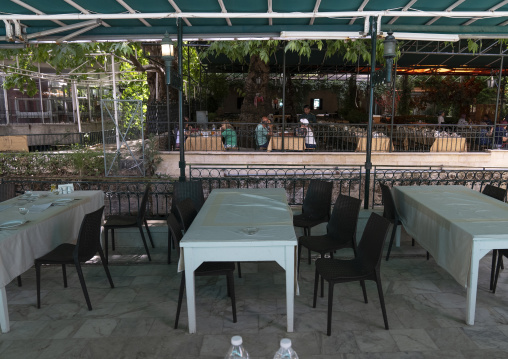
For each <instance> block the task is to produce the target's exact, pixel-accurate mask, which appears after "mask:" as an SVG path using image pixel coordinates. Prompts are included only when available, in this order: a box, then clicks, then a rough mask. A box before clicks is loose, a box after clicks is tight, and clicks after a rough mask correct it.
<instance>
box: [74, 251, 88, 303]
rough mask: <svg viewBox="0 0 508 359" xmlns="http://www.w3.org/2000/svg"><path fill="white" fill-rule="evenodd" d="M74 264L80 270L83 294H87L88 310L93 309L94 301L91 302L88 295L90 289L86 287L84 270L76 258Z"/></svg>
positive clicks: (79, 275)
mask: <svg viewBox="0 0 508 359" xmlns="http://www.w3.org/2000/svg"><path fill="white" fill-rule="evenodd" d="M74 265H75V266H76V271H77V272H78V277H79V283H80V284H81V289H83V294H84V295H85V300H86V305H87V306H88V310H92V303H90V297H89V296H88V290H87V289H86V284H85V277H83V271H82V270H81V264H80V263H79V262H78V261H76V260H75V261H74Z"/></svg>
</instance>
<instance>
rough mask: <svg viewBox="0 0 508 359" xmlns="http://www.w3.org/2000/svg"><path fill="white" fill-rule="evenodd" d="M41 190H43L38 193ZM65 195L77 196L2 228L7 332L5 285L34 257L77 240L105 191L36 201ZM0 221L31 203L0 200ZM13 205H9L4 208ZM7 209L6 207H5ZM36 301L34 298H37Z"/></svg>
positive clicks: (2, 308)
mask: <svg viewBox="0 0 508 359" xmlns="http://www.w3.org/2000/svg"><path fill="white" fill-rule="evenodd" d="M35 193H40V192H35ZM62 198H75V199H77V200H75V201H72V202H70V203H69V204H67V205H65V206H51V207H49V208H48V209H46V210H44V211H43V212H40V213H30V212H29V213H28V214H27V218H25V219H27V220H29V222H27V223H25V224H23V225H22V226H19V227H16V228H13V229H8V230H6V229H0V327H1V329H2V332H4V333H7V332H8V331H9V330H10V326H9V311H8V307H7V294H6V291H5V286H6V285H7V284H9V283H10V282H11V281H12V280H13V279H14V278H16V277H17V276H19V275H21V274H23V273H24V272H25V271H27V270H28V269H30V268H31V267H32V266H33V264H34V259H35V258H38V257H41V256H43V255H45V254H46V253H48V252H50V251H51V250H53V249H54V248H56V247H57V246H58V245H59V244H61V243H66V242H69V243H75V242H76V239H77V236H78V233H79V228H80V226H81V222H82V221H83V218H84V217H85V214H87V213H90V212H93V211H95V210H97V209H99V208H101V207H102V206H103V205H104V192H102V191H75V192H72V193H70V194H64V195H59V196H55V195H50V196H48V197H46V198H40V199H38V200H37V201H36V202H34V203H33V204H35V205H39V204H43V203H49V202H52V201H55V200H58V199H62ZM0 205H1V209H3V210H2V211H1V212H0V223H3V222H5V221H8V220H14V219H21V218H22V217H21V214H19V213H18V208H19V207H28V208H29V209H30V207H31V206H32V203H27V202H24V201H20V200H19V199H18V198H13V199H10V200H8V201H5V202H1V203H0ZM6 206H10V207H9V208H5V207H6ZM4 208H5V209H4ZM34 303H35V297H34Z"/></svg>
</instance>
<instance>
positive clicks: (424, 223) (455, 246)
mask: <svg viewBox="0 0 508 359" xmlns="http://www.w3.org/2000/svg"><path fill="white" fill-rule="evenodd" d="M392 193H393V197H394V201H395V205H396V207H397V211H398V214H399V217H400V220H401V221H402V224H403V225H404V228H405V229H406V232H407V233H408V234H409V235H410V236H412V237H413V238H414V239H416V240H417V241H418V243H419V244H420V245H421V246H422V247H423V248H424V249H426V250H427V251H428V252H429V253H430V254H431V255H432V257H433V258H434V259H435V260H436V262H437V264H438V265H440V266H441V267H443V268H444V269H445V270H446V271H447V272H448V273H450V274H451V275H452V277H453V278H454V279H455V280H456V281H457V282H458V283H459V284H461V285H463V286H464V287H467V312H466V323H467V324H469V325H473V324H474V319H475V307H476V292H477V286H478V269H479V263H480V259H481V258H482V257H483V256H485V255H486V254H487V253H488V252H489V251H490V250H493V249H507V248H508V204H506V203H503V202H501V201H498V200H497V199H494V198H491V197H489V196H486V195H484V194H482V193H480V192H477V191H474V190H472V189H469V188H467V187H464V186H397V187H393V189H392Z"/></svg>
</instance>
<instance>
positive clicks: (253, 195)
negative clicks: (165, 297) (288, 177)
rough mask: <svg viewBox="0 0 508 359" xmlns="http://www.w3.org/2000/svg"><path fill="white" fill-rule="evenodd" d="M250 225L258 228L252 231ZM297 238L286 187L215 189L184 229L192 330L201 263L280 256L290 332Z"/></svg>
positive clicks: (192, 330)
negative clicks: (196, 276) (195, 278)
mask: <svg viewBox="0 0 508 359" xmlns="http://www.w3.org/2000/svg"><path fill="white" fill-rule="evenodd" d="M247 227H252V228H255V229H257V232H256V233H255V234H248V231H247V230H246V228H247ZM297 244H298V242H297V238H296V234H295V230H294V227H293V216H292V212H291V208H290V207H289V206H288V204H287V198H286V191H285V190H284V189H278V188H277V189H276V188H269V189H215V190H213V191H212V193H211V194H210V196H209V197H208V199H207V200H206V202H205V204H204V205H203V207H202V208H201V210H200V211H199V213H198V215H197V217H196V218H195V219H194V222H193V223H192V225H191V227H190V228H189V230H188V231H187V232H186V233H185V235H184V237H183V239H182V241H181V242H180V246H181V248H182V254H181V256H180V263H179V270H183V269H184V265H183V263H182V262H184V263H185V272H186V273H187V274H186V276H185V285H186V292H187V308H188V309H187V310H188V315H189V333H195V332H196V302H195V288H194V275H193V273H194V271H195V270H196V269H197V268H198V267H199V266H200V265H201V264H202V263H203V262H224V261H229V262H238V261H240V262H242V261H276V262H277V263H278V264H279V265H280V266H281V267H282V268H283V269H285V271H286V304H287V331H288V332H292V331H293V308H294V294H295V283H296V280H295V273H296V267H295V255H296V248H297Z"/></svg>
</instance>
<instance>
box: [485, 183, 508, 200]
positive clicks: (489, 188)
mask: <svg viewBox="0 0 508 359" xmlns="http://www.w3.org/2000/svg"><path fill="white" fill-rule="evenodd" d="M482 193H483V194H484V195H486V196H489V197H492V198H495V199H497V200H499V201H501V202H504V200H505V198H506V189H505V188H500V187H495V186H493V185H491V184H487V185H485V187H483V191H482Z"/></svg>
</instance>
